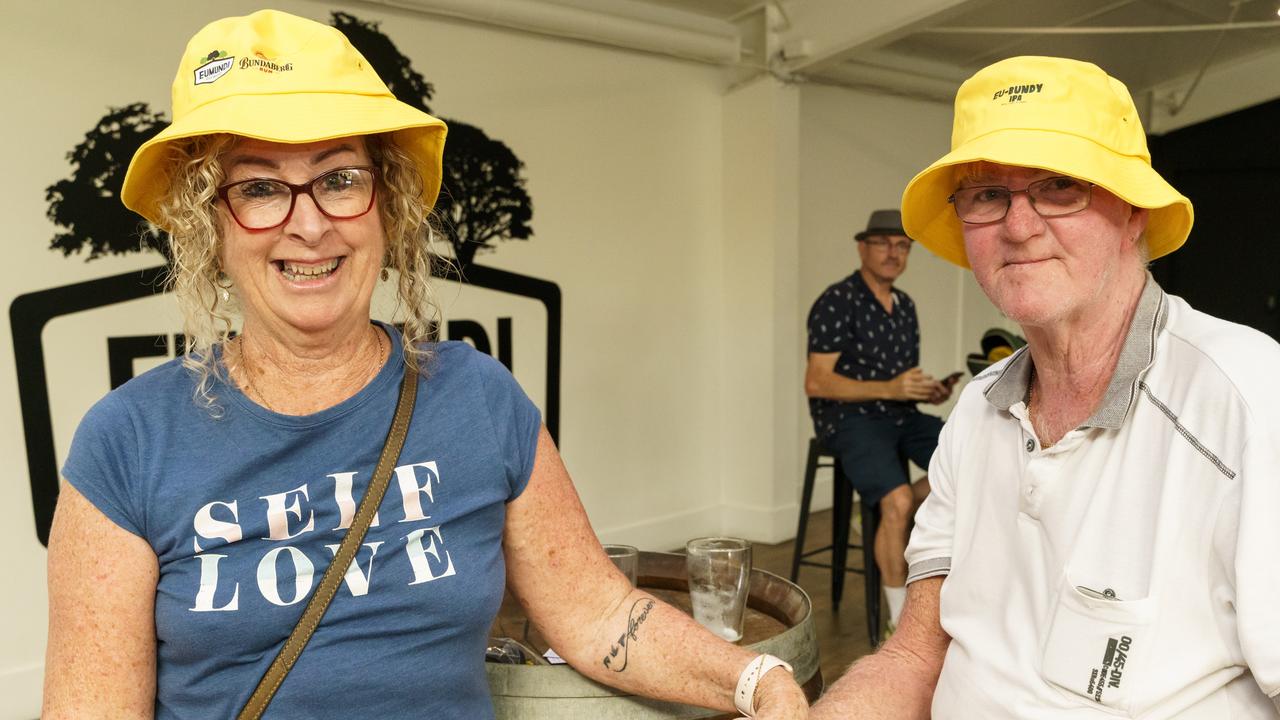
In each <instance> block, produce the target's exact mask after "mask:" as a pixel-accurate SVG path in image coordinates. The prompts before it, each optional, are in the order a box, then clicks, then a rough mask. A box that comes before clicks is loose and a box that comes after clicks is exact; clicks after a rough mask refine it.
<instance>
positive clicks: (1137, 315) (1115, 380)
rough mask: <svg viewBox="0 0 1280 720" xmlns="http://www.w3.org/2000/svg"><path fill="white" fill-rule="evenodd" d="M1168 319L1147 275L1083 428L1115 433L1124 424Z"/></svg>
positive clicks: (1156, 285)
mask: <svg viewBox="0 0 1280 720" xmlns="http://www.w3.org/2000/svg"><path fill="white" fill-rule="evenodd" d="M1168 319H1169V303H1168V302H1167V300H1166V299H1165V294H1164V290H1161V289H1160V285H1159V283H1157V282H1156V281H1155V278H1153V277H1151V273H1147V284H1146V286H1145V287H1143V288H1142V296H1141V297H1139V298H1138V307H1137V309H1136V310H1134V313H1133V322H1132V323H1130V324H1129V333H1128V335H1126V336H1125V338H1124V347H1122V348H1121V349H1120V358H1119V359H1118V360H1117V361H1116V370H1115V372H1114V373H1112V375H1111V382H1110V383H1109V384H1108V385H1107V392H1106V394H1105V395H1103V396H1102V404H1101V405H1100V406H1098V409H1097V410H1094V411H1093V415H1091V416H1090V417H1089V419H1088V420H1085V421H1084V425H1083V427H1098V428H1108V429H1112V430H1114V429H1116V428H1119V427H1120V426H1121V425H1123V424H1124V419H1125V418H1126V417H1128V416H1129V411H1130V410H1131V409H1133V404H1134V403H1135V402H1136V401H1137V399H1138V385H1139V383H1140V382H1141V381H1140V380H1139V378H1140V376H1141V375H1142V374H1143V373H1144V372H1146V370H1147V368H1149V367H1151V362H1152V360H1154V359H1155V352H1156V337H1158V336H1159V335H1160V332H1161V331H1162V330H1164V326H1165V323H1167V322H1168Z"/></svg>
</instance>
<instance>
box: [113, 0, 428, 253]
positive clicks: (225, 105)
mask: <svg viewBox="0 0 1280 720" xmlns="http://www.w3.org/2000/svg"><path fill="white" fill-rule="evenodd" d="M383 132H393V133H395V140H396V143H397V144H399V145H400V146H401V147H402V148H404V150H405V151H406V152H408V153H409V154H410V155H411V156H412V157H413V158H414V160H415V161H416V162H417V166H418V168H419V171H420V172H421V173H422V180H423V191H422V198H423V200H424V201H426V203H427V205H428V206H431V205H433V204H434V203H435V200H436V196H437V195H438V194H439V192H440V176H441V162H442V156H443V153H444V137H445V124H444V122H442V121H440V120H439V119H437V118H434V117H432V116H430V115H428V114H426V113H424V112H422V111H421V110H418V109H416V108H413V107H410V106H409V105H406V104H404V103H402V102H400V101H399V100H396V98H395V96H394V95H392V94H391V91H389V90H388V89H387V86H386V84H385V83H383V82H382V80H381V79H380V78H379V77H378V74H377V73H376V72H374V71H373V68H372V67H371V66H370V65H369V63H368V61H366V60H365V59H364V57H363V56H362V55H361V54H360V53H359V51H357V50H356V49H355V48H354V47H352V45H351V43H350V41H348V40H347V37H346V36H345V35H343V34H342V32H341V31H339V30H338V29H336V28H333V27H330V26H328V25H323V24H321V23H318V22H315V21H314V20H307V19H305V18H300V17H296V16H294V15H289V14H287V13H282V12H279V11H277V10H260V11H258V12H255V13H253V14H252V15H247V16H245V17H231V18H223V19H222V20H217V21H214V22H212V23H210V24H208V25H206V26H205V27H204V28H203V29H201V30H200V32H198V33H196V35H195V37H193V38H191V42H189V43H187V50H186V53H185V54H183V56H182V62H181V64H179V66H178V75H177V77H175V78H174V80H173V124H172V125H170V126H169V127H167V128H165V129H164V130H162V131H161V132H160V133H159V134H157V135H156V136H155V137H153V138H151V139H150V140H148V141H147V142H146V143H144V144H143V145H142V147H140V148H138V152H137V153H136V154H135V155H134V156H133V161H132V162H130V163H129V171H128V172H127V173H126V174H125V179H124V188H123V190H122V191H121V199H122V200H123V201H124V204H125V206H126V207H128V208H129V209H130V210H133V211H134V212H136V213H138V214H140V215H142V216H143V217H145V218H146V219H147V220H149V221H151V222H152V223H154V224H156V225H161V223H160V221H159V213H158V212H157V206H158V204H159V201H160V198H161V196H162V195H164V194H165V193H166V192H167V191H168V188H169V183H170V178H169V168H168V167H167V163H166V161H165V160H166V157H165V156H166V152H165V146H166V144H167V143H168V142H170V141H171V140H176V139H178V138H186V137H194V136H197V135H209V134H213V133H230V134H233V135H242V136H244V137H251V138H256V139H259V140H267V141H270V142H278V143H307V142H316V141H319V140H330V139H333V138H340V137H348V136H352V135H369V134H373V133H383ZM166 229H167V228H166Z"/></svg>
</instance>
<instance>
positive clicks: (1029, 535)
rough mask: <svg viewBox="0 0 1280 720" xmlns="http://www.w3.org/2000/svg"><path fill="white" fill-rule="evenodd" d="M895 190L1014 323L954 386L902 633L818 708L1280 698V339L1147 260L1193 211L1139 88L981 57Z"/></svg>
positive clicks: (1230, 702)
mask: <svg viewBox="0 0 1280 720" xmlns="http://www.w3.org/2000/svg"><path fill="white" fill-rule="evenodd" d="M902 211H903V219H904V225H905V227H906V230H907V232H908V233H910V234H911V236H912V237H914V238H915V239H916V240H917V241H919V242H920V243H921V244H923V245H925V246H926V247H928V248H929V249H930V250H932V251H933V252H935V253H936V254H938V255H940V256H941V257H943V258H946V259H947V260H950V261H951V262H953V263H956V264H957V265H961V266H964V267H970V268H972V270H973V273H974V276H975V277H976V278H977V280H978V283H979V284H980V285H981V286H982V288H983V291H984V292H985V293H986V294H987V296H988V297H989V298H990V299H991V300H992V302H993V303H995V305H996V306H997V307H998V308H999V309H1000V310H1001V311H1002V312H1003V313H1005V314H1006V315H1007V316H1008V317H1010V318H1012V319H1013V320H1015V321H1016V322H1018V323H1019V325H1021V327H1022V330H1023V333H1024V334H1025V336H1026V338H1027V341H1028V344H1027V346H1026V347H1024V348H1022V349H1020V350H1018V351H1017V352H1016V353H1014V354H1013V355H1012V356H1011V357H1009V358H1007V359H1006V360H1003V361H1001V362H999V363H997V364H995V365H993V366H992V367H991V368H990V369H988V370H987V371H985V372H983V373H982V374H980V375H979V376H978V377H976V378H975V379H974V381H973V382H972V383H970V384H969V385H968V387H967V388H966V389H965V391H964V393H963V394H962V396H961V398H960V401H959V402H958V404H957V406H956V408H955V410H954V411H953V412H952V415H951V418H950V420H949V421H948V422H947V425H946V427H945V428H944V429H943V432H942V438H941V441H940V444H939V447H938V451H937V453H936V454H935V455H934V458H933V461H932V463H931V464H930V468H929V479H930V482H931V484H932V487H933V492H932V493H931V494H930V496H929V498H928V499H927V500H926V501H925V503H924V505H923V506H922V507H921V509H920V512H919V513H918V514H917V516H916V527H915V530H914V532H913V534H912V537H911V542H910V545H909V546H908V548H907V553H906V555H907V561H908V563H909V567H910V569H909V572H908V583H909V585H908V595H907V605H906V608H905V610H904V614H903V620H902V623H901V624H900V626H899V629H898V632H897V633H896V634H895V635H894V636H893V637H892V638H891V639H890V641H889V642H888V643H887V644H886V646H885V647H884V649H883V650H882V651H881V652H880V653H878V654H876V655H875V656H872V657H870V658H867V659H865V660H863V661H861V662H859V663H858V664H856V665H855V666H854V667H853V668H852V669H851V670H850V672H849V673H848V674H847V675H846V676H845V677H844V678H842V679H841V680H840V681H839V682H837V683H836V684H835V685H834V686H833V687H832V688H831V690H830V692H829V693H828V695H827V697H826V698H824V700H823V701H822V702H820V703H819V705H818V706H817V707H815V709H814V713H813V715H812V717H816V718H835V717H893V718H928V717H933V718H936V719H945V718H1032V717H1033V718H1050V719H1052V718H1086V717H1098V718H1105V717H1117V716H1119V717H1135V718H1177V719H1179V720H1190V719H1193V718H1194V719H1204V720H1209V719H1211V718H1213V719H1217V718H1276V717H1277V716H1278V712H1277V710H1278V708H1280V706H1278V705H1277V700H1276V698H1277V697H1280V604H1277V603H1276V602H1275V598H1276V597H1277V596H1280V563H1277V562H1276V560H1275V557H1276V552H1277V550H1280V523H1276V522H1275V521H1274V513H1275V508H1276V507H1280V480H1278V478H1277V468H1280V381H1277V373H1276V369H1277V368H1280V347H1278V346H1277V345H1276V343H1275V342H1274V341H1272V340H1271V339H1270V338H1268V337H1266V336H1264V335H1262V334H1261V333H1258V332H1255V331H1253V330H1250V329H1248V328H1244V327H1241V326H1238V325H1233V324H1231V323H1227V322H1225V321H1222V320H1218V319H1215V318H1212V317H1209V316H1206V315H1204V314H1202V313H1198V312H1196V311H1195V310H1193V309H1192V308H1190V307H1189V306H1188V305H1187V304H1186V302H1184V301H1183V300H1181V299H1180V298H1177V297H1174V296H1171V295H1167V294H1166V293H1164V292H1163V291H1162V290H1161V289H1160V287H1159V286H1158V285H1157V284H1156V282H1155V280H1154V279H1152V278H1151V276H1150V275H1149V274H1148V273H1147V272H1146V264H1147V261H1148V260H1149V259H1150V258H1155V257H1159V256H1161V255H1164V254H1166V253H1169V252H1172V251H1174V250H1176V249H1177V248H1178V247H1179V246H1181V245H1182V243H1183V242H1184V241H1185V240H1186V237H1187V234H1188V233H1189V232H1190V229H1191V222H1192V210H1191V203H1190V201H1188V200H1187V199H1186V198H1184V197H1183V196H1182V195H1180V194H1179V193H1178V192H1177V191H1176V190H1174V189H1173V188H1172V187H1170V186H1169V184H1168V183H1166V182H1165V181H1164V179H1163V178H1161V177H1160V176H1159V174H1157V173H1156V172H1155V171H1154V170H1153V169H1152V168H1151V164H1150V157H1149V155H1148V154H1147V148H1146V138H1145V135H1144V134H1143V131H1142V128H1141V125H1140V123H1139V120H1138V116H1137V113H1136V111H1135V109H1134V105H1133V102H1132V100H1131V99H1130V97H1129V93H1128V90H1127V89H1126V88H1125V87H1124V85H1123V84H1121V83H1120V82H1119V81H1117V80H1115V79H1114V78H1111V77H1109V76H1108V75H1107V74H1106V73H1105V72H1103V71H1102V70H1101V69H1099V68H1098V67H1096V66H1094V65H1091V64H1089V63H1084V62H1078V61H1075V60H1065V59H1060V58H1047V57H1019V58H1012V59H1009V60H1004V61H1001V62H998V63H995V64H994V65H991V66H989V67H987V68H985V69H983V70H981V71H979V72H978V73H977V74H976V75H974V76H973V77H972V78H970V79H969V80H968V81H966V82H965V83H964V84H963V85H962V86H961V87H960V90H959V92H958V94H957V96H956V105H955V125H954V131H953V134H952V149H951V152H950V153H948V154H947V155H945V156H944V157H943V158H941V159H940V160H938V161H937V162H936V163H934V164H933V165H931V166H930V167H929V168H927V169H926V170H925V171H924V172H922V173H920V174H919V175H917V176H916V177H915V178H914V179H913V180H912V181H911V182H910V184H908V186H907V188H906V191H905V192H904V194H903V201H902Z"/></svg>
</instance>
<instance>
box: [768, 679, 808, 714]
mask: <svg viewBox="0 0 1280 720" xmlns="http://www.w3.org/2000/svg"><path fill="white" fill-rule="evenodd" d="M807 717H809V701H808V700H807V699H806V698H805V696H804V691H803V690H801V689H800V686H799V685H797V684H796V681H795V678H793V677H791V673H789V672H787V671H786V668H774V669H772V670H770V671H769V672H767V673H765V674H764V677H762V678H760V684H759V685H757V686H756V718H757V720H804V719H805V718H807Z"/></svg>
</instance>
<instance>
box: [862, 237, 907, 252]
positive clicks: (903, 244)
mask: <svg viewBox="0 0 1280 720" xmlns="http://www.w3.org/2000/svg"><path fill="white" fill-rule="evenodd" d="M862 242H864V243H866V244H868V245H870V246H871V247H873V248H877V249H881V250H883V249H885V248H888V249H889V250H896V251H898V252H900V253H902V254H903V255H906V254H907V253H909V252H911V241H910V240H890V239H889V238H887V237H879V236H876V235H872V236H871V237H865V238H862Z"/></svg>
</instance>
